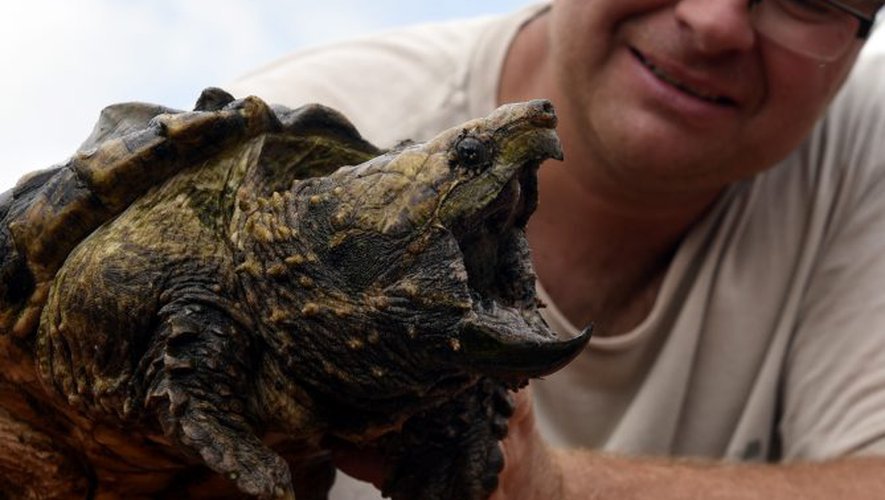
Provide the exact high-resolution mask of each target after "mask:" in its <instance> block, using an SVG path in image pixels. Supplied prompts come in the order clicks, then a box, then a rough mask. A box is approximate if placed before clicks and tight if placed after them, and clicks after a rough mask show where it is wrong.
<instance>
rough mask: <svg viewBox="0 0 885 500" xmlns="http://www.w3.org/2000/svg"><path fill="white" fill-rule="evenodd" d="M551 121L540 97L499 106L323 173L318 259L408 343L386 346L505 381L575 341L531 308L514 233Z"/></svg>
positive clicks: (525, 253) (556, 150) (558, 154)
mask: <svg viewBox="0 0 885 500" xmlns="http://www.w3.org/2000/svg"><path fill="white" fill-rule="evenodd" d="M555 125H556V115H555V113H554V110H553V107H552V105H551V104H550V103H549V102H548V101H544V100H536V101H531V102H526V103H518V104H510V105H505V106H502V107H501V108H499V109H497V110H496V111H494V112H493V113H491V114H490V115H488V116H487V117H484V118H480V119H476V120H473V121H470V122H467V123H465V124H462V125H460V126H458V127H455V128H452V129H449V130H447V131H445V132H443V133H441V134H440V135H438V136H437V137H435V138H433V139H431V140H430V141H428V142H425V143H421V144H411V145H404V146H401V147H399V148H397V149H395V150H394V151H391V152H389V153H388V154H386V155H383V156H380V157H378V158H375V159H373V160H371V161H369V162H366V163H363V164H361V165H357V166H354V167H345V168H342V169H339V170H338V171H336V172H335V173H334V174H332V175H331V176H329V177H328V178H326V179H324V180H323V182H326V183H329V184H327V187H326V190H327V192H329V191H330V190H331V191H334V192H335V193H336V195H335V196H334V204H333V205H331V206H334V208H331V209H330V212H329V218H330V220H331V221H332V223H331V224H330V225H329V226H328V228H329V230H328V231H326V233H324V234H328V235H329V241H330V242H331V243H330V244H329V245H328V247H329V248H330V249H331V250H330V251H328V252H326V259H325V260H326V264H327V268H334V269H336V272H338V273H339V276H344V278H343V279H339V280H338V281H339V282H343V283H348V286H351V285H353V286H355V290H354V291H351V292H348V294H349V295H360V294H362V297H364V298H363V299H361V302H362V303H364V304H365V303H372V304H376V305H380V304H383V307H382V308H381V312H380V314H381V316H380V317H382V319H380V320H377V321H375V324H376V325H382V326H381V327H380V328H381V329H383V330H385V331H387V332H393V331H398V332H399V333H388V334H385V335H384V337H385V338H388V339H391V340H390V342H391V343H402V344H403V345H405V346H410V347H402V348H398V349H397V348H394V349H390V344H388V345H387V349H388V350H392V351H397V350H399V351H402V352H407V353H409V356H413V357H419V356H418V355H417V354H414V353H430V355H431V357H432V359H418V360H417V361H416V362H417V363H419V364H420V365H421V366H422V367H425V368H428V369H427V370H426V371H427V372H432V370H431V369H430V367H432V366H446V367H449V368H452V367H456V368H457V369H458V370H462V371H467V372H469V373H475V374H481V375H488V376H494V377H496V378H499V379H502V380H505V381H507V382H508V383H511V384H512V385H519V384H522V383H524V382H525V381H526V380H527V379H528V378H531V377H536V376H541V375H544V374H547V373H549V372H552V371H555V370H556V369H558V368H559V367H561V366H562V365H564V364H565V363H567V362H568V361H569V360H570V359H571V358H572V357H573V356H574V355H576V354H577V353H578V352H579V351H580V350H581V348H582V347H583V345H584V344H585V343H586V341H587V339H588V338H589V334H584V335H582V336H580V337H578V338H576V339H573V340H569V341H562V340H559V339H557V338H556V336H555V335H554V334H553V333H552V332H550V330H549V328H548V327H547V325H546V324H545V323H544V321H543V320H542V319H541V317H540V315H539V314H538V311H537V303H538V300H537V298H536V296H535V286H534V281H535V275H534V272H533V270H532V266H531V261H530V255H529V249H528V244H527V241H526V237H525V226H526V223H527V222H528V220H529V217H530V216H531V214H532V212H533V211H534V209H535V207H536V205H537V200H538V188H537V172H538V168H539V166H540V165H541V163H543V162H544V161H545V160H548V159H550V158H555V159H562V151H561V146H560V142H559V139H558V137H557V135H556V132H555V130H554V127H555ZM331 186H335V187H334V188H332V187H331ZM356 289H358V290H359V291H358V292H357V291H356ZM368 296H371V300H370V298H369V297H368ZM363 312H365V311H363ZM362 316H363V317H367V316H371V314H369V315H366V314H363V315H362ZM428 345H429V347H428Z"/></svg>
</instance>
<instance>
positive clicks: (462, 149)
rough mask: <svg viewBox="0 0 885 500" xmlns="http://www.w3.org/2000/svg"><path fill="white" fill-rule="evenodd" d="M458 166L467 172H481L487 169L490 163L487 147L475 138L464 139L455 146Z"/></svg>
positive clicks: (489, 152) (489, 153)
mask: <svg viewBox="0 0 885 500" xmlns="http://www.w3.org/2000/svg"><path fill="white" fill-rule="evenodd" d="M455 153H456V154H457V159H456V162H457V164H458V165H460V166H462V167H464V168H466V169H468V170H482V169H484V168H486V167H488V165H489V162H490V161H491V156H492V155H491V151H490V150H489V147H488V146H487V145H486V144H485V143H484V142H482V141H480V140H479V139H477V138H475V137H470V136H467V137H464V138H462V139H461V140H460V141H458V144H457V145H456V146H455Z"/></svg>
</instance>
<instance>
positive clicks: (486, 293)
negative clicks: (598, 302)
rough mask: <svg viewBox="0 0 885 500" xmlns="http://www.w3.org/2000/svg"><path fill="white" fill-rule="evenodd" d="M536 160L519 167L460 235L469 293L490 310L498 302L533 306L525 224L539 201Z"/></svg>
mask: <svg viewBox="0 0 885 500" xmlns="http://www.w3.org/2000/svg"><path fill="white" fill-rule="evenodd" d="M538 163H539V162H531V164H528V165H525V166H523V167H521V168H520V169H519V170H518V172H517V174H516V175H515V176H514V177H513V178H512V179H511V180H510V181H509V182H508V183H507V184H506V185H505V186H504V189H502V190H501V192H500V194H499V195H498V197H497V198H496V199H495V200H494V201H493V202H492V203H490V204H489V205H487V206H486V207H484V208H483V209H482V210H480V211H479V212H478V213H477V214H475V215H476V217H475V218H472V221H471V224H469V226H468V227H467V228H465V230H464V233H463V234H461V235H459V236H458V246H459V247H460V248H461V252H462V254H463V255H464V265H465V267H466V269H467V276H468V286H469V287H470V293H471V298H472V299H473V301H474V304H475V305H476V307H477V308H479V309H480V310H483V311H485V312H488V313H490V314H494V311H495V310H496V309H497V308H499V307H509V308H515V309H518V310H520V311H525V312H526V313H529V312H533V311H534V309H535V302H536V301H535V285H534V281H535V275H534V273H533V271H532V266H531V260H530V254H529V249H528V242H527V240H526V237H525V225H526V222H527V221H528V218H529V216H530V215H531V213H532V212H533V211H534V209H535V206H536V205H537V199H538V188H537V174H536V172H537V169H538Z"/></svg>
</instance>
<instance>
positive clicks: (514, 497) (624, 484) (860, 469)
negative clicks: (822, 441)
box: [492, 391, 885, 500]
mask: <svg viewBox="0 0 885 500" xmlns="http://www.w3.org/2000/svg"><path fill="white" fill-rule="evenodd" d="M524 392H525V391H524ZM517 399H518V403H519V404H518V407H517V413H516V414H515V415H514V417H513V418H512V419H511V421H510V426H511V428H510V435H509V436H508V437H507V439H506V440H505V441H504V455H505V460H506V465H505V469H504V471H503V473H502V474H501V478H500V479H501V482H500V486H499V488H498V490H497V491H496V492H495V494H494V496H493V497H492V498H493V499H494V500H504V499H506V500H549V499H552V498H555V499H562V500H571V499H580V500H588V499H609V498H611V499H618V500H632V499H654V500H690V499H705V500H712V499H715V500H731V499H735V500H738V499H741V500H743V499H759V498H766V499H773V500H793V499H796V500H814V499H821V500H824V499H826V500H833V499H838V500H854V499H857V500H870V499H874V498H885V457H866V458H859V457H858V458H841V459H834V460H830V461H824V462H816V463H812V462H796V463H789V464H749V463H727V462H715V461H703V460H695V459H673V458H634V457H623V456H616V455H610V454H604V453H599V452H594V451H590V450H559V449H553V448H552V447H550V446H548V445H547V444H546V443H545V442H544V441H543V439H542V438H541V437H540V435H539V433H538V431H537V429H536V428H535V425H534V417H533V415H532V412H531V403H530V396H529V395H528V394H524V393H521V394H520V396H519V397H518V398H517Z"/></svg>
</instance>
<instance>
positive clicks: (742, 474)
mask: <svg viewBox="0 0 885 500" xmlns="http://www.w3.org/2000/svg"><path fill="white" fill-rule="evenodd" d="M549 466H550V467H551V477H552V478H561V481H560V482H559V484H558V485H557V484H555V483H554V482H551V483H548V486H549V487H551V488H557V487H558V488H559V489H560V491H561V494H560V495H557V496H556V497H557V498H561V499H562V500H571V499H581V500H588V499H609V498H612V499H619V500H631V499H648V498H653V499H655V500H671V499H672V500H676V499H679V500H691V499H704V500H732V499H734V500H739V499H741V500H742V499H759V498H770V499H775V500H780V499H783V500H792V499H796V500H800V499H801V500H814V499H821V500H823V499H827V500H830V499H839V500H854V499H858V500H867V499H870V498H880V497H882V496H883V495H885V458H867V459H862V458H850V459H840V460H833V461H829V462H822V463H795V464H785V465H763V464H740V463H735V464H725V463H720V462H707V461H698V460H674V459H644V458H643V459H638V458H624V457H618V456H612V455H604V454H600V453H594V452H589V451H560V450H556V451H552V452H551V454H550V460H549ZM548 491H551V490H548ZM553 491H556V490H553ZM512 498H513V499H517V498H520V497H518V496H513V497H512ZM525 498H527V499H528V498H531V497H525ZM535 498H539V499H540V498H553V497H551V496H550V494H549V493H548V494H547V496H545V497H535Z"/></svg>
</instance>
